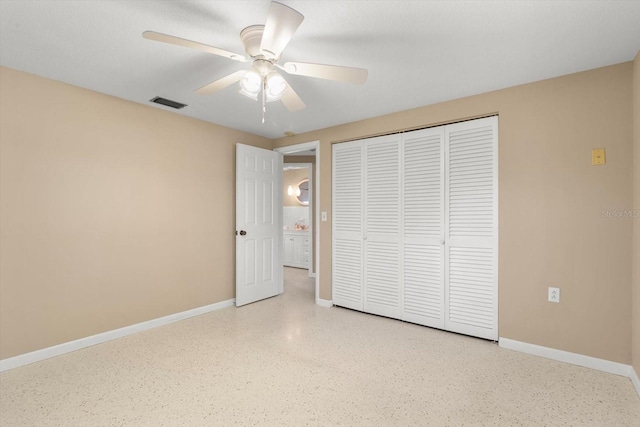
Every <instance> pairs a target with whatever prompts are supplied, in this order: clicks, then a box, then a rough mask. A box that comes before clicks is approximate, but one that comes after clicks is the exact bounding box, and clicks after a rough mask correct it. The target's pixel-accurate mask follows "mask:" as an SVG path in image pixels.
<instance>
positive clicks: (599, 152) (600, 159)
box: [591, 148, 606, 165]
mask: <svg viewBox="0 0 640 427" xmlns="http://www.w3.org/2000/svg"><path fill="white" fill-rule="evenodd" d="M605 163H606V160H605V158H604V148H594V149H593V150H591V164H592V165H604V164H605Z"/></svg>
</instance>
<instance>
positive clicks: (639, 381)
mask: <svg viewBox="0 0 640 427" xmlns="http://www.w3.org/2000/svg"><path fill="white" fill-rule="evenodd" d="M629 378H631V382H632V383H633V386H634V387H635V388H636V391H637V392H638V396H640V378H638V373H637V372H636V370H635V369H633V366H632V367H631V374H630V375H629Z"/></svg>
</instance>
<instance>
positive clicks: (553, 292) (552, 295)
mask: <svg viewBox="0 0 640 427" xmlns="http://www.w3.org/2000/svg"><path fill="white" fill-rule="evenodd" d="M549 302H560V288H552V287H549Z"/></svg>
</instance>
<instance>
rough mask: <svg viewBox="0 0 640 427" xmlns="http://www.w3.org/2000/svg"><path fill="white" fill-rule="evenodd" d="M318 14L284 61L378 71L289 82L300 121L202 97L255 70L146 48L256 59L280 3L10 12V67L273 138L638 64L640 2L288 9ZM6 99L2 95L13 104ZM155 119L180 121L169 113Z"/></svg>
mask: <svg viewBox="0 0 640 427" xmlns="http://www.w3.org/2000/svg"><path fill="white" fill-rule="evenodd" d="M281 3H284V4H286V5H288V6H291V7H293V8H294V9H296V10H298V11H299V12H301V13H302V14H303V15H304V16H305V20H304V22H303V23H302V25H301V26H300V28H299V29H298V31H297V32H296V34H295V35H294V37H293V40H292V41H291V43H290V44H289V45H288V46H287V48H286V49H285V51H284V53H283V55H282V61H281V62H286V61H300V62H316V63H324V64H335V65H344V66H352V67H360V68H367V69H368V70H369V79H368V81H367V82H366V83H365V84H364V85H362V86H358V85H350V84H347V83H339V82H333V81H326V80H319V79H314V78H309V77H301V76H286V78H287V80H288V81H289V83H290V84H291V86H292V87H293V88H294V89H295V91H296V92H297V93H298V95H300V97H301V98H302V99H303V100H304V102H305V103H306V105H307V108H306V109H304V110H302V111H299V112H295V113H290V112H288V111H287V110H286V109H285V108H284V106H283V105H282V104H281V103H280V102H275V103H270V104H268V105H267V115H266V122H265V124H261V111H260V106H259V104H258V103H257V102H255V101H252V100H250V99H248V98H245V97H243V96H241V95H240V94H239V93H238V90H237V87H236V86H235V85H234V86H231V87H228V88H226V89H224V90H223V91H221V92H219V93H216V94H214V95H209V96H202V95H196V94H194V93H193V91H194V90H196V89H197V88H199V87H201V86H203V85H204V84H206V83H209V82H211V81H213V80H216V79H218V78H220V77H223V76H225V75H227V74H230V73H232V72H234V71H236V70H240V69H243V68H246V67H248V64H242V63H239V62H236V61H231V60H229V59H226V58H223V57H218V56H213V55H210V54H207V53H203V52H199V51H194V50H190V49H186V48H181V47H177V46H173V45H167V44H164V43H158V42H154V41H150V40H146V39H143V38H142V36H141V34H142V32H143V31H145V30H154V31H158V32H162V33H166V34H171V35H175V36H178V37H182V38H187V39H192V40H196V41H199V42H202V43H206V44H210V45H213V46H217V47H220V48H223V49H226V50H230V51H234V52H239V53H244V49H243V46H242V43H241V42H240V38H239V33H240V30H242V29H243V28H244V27H246V26H248V25H253V24H264V21H265V18H266V15H267V11H268V9H269V1H268V0H253V1H238V0H235V1H158V0H156V1H143V0H131V1H118V0H109V1H105V0H81V1H73V0H66V1H48V0H39V1H32V0H19V1H10V0H0V64H1V65H4V66H7V67H11V68H15V69H18V70H22V71H27V72H29V73H33V74H37V75H41V76H44V77H47V78H51V79H55V80H60V81H63V82H66V83H70V84H73V85H77V86H81V87H85V88H88V89H92V90H95V91H98V92H102V93H106V94H109V95H113V96H117V97H120V98H124V99H128V100H131V101H134V102H139V103H142V104H148V105H154V104H149V103H148V101H149V100H150V99H151V98H153V97H154V96H162V97H165V98H169V99H172V100H175V101H179V102H183V103H186V104H188V107H186V108H185V109H183V110H180V111H178V112H176V114H184V115H187V116H191V117H195V118H198V119H201V120H206V121H209V122H213V123H218V124H221V125H224V126H228V127H231V128H235V129H240V130H244V131H247V132H251V133H253V134H257V135H262V136H266V137H270V138H277V137H281V136H283V133H284V132H285V131H290V132H295V133H302V132H306V131H310V130H314V129H319V128H325V127H328V126H333V125H337V124H341V123H347V122H352V121H355V120H360V119H365V118H369V117H374V116H379V115H382V114H386V113H391V112H395V111H401V110H405V109H409V108H413V107H418V106H423V105H428V104H433V103H437V102H441V101H445V100H450V99H455V98H460V97H464V96H467V95H473V94H477V93H482V92H487V91H491V90H495V89H500V88H504V87H509V86H513V85H518V84H522V83H527V82H532V81H536V80H541V79H545V78H550V77H555V76H560V75H564V74H569V73H573V72H577V71H582V70H587V69H591V68H597V67H601V66H606V65H610V64H616V63H620V62H624V61H630V60H632V59H633V58H634V56H635V54H636V53H637V51H638V50H639V49H640V1H526V2H525V1H498V2H487V1H401V0H397V1H376V0H373V1H372V0H370V1H354V0H343V1H326V0H325V1H310V0H305V1H302V0H282V1H281ZM0 96H2V94H0ZM154 107H155V108H161V109H167V110H170V111H175V110H171V109H168V108H166V107H162V106H155V105H154Z"/></svg>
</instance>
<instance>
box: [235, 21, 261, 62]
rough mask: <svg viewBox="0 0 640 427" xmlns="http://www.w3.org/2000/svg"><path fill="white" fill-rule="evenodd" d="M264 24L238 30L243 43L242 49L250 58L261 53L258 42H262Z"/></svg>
mask: <svg viewBox="0 0 640 427" xmlns="http://www.w3.org/2000/svg"><path fill="white" fill-rule="evenodd" d="M263 32H264V25H251V26H249V27H247V28H245V29H244V30H242V31H240V39H241V40H242V44H244V50H245V51H246V52H247V55H249V56H250V57H252V58H255V57H256V56H260V55H262V52H261V51H260V44H261V43H262V33H263Z"/></svg>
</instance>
